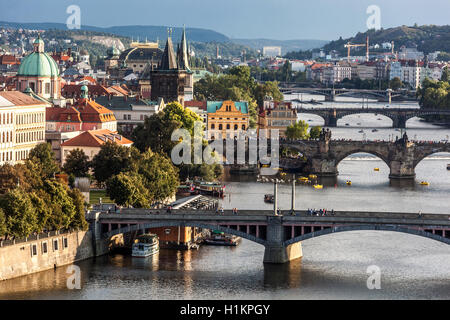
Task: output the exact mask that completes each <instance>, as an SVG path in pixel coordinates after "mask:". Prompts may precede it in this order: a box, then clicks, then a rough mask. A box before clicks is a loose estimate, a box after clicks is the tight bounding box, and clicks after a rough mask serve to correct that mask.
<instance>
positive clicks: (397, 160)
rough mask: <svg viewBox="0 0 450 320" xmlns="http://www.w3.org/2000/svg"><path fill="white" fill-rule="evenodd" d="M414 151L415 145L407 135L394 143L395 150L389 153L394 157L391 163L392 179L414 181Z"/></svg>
mask: <svg viewBox="0 0 450 320" xmlns="http://www.w3.org/2000/svg"><path fill="white" fill-rule="evenodd" d="M414 151H415V145H414V143H413V142H410V141H409V140H408V136H407V135H406V133H405V134H404V135H403V137H402V138H401V139H398V140H397V141H396V142H395V143H394V145H393V150H390V152H389V153H390V154H391V155H392V158H391V160H390V161H389V169H390V174H389V178H390V179H414V178H415V177H416V172H415V170H414V160H415V155H414Z"/></svg>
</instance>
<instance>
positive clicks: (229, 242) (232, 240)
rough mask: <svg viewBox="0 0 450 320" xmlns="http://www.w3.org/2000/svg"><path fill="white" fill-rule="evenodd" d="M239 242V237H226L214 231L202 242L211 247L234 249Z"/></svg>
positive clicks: (220, 232) (222, 233)
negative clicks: (229, 247)
mask: <svg viewBox="0 0 450 320" xmlns="http://www.w3.org/2000/svg"><path fill="white" fill-rule="evenodd" d="M240 241H241V237H237V236H234V235H226V234H225V233H224V232H222V231H218V230H214V231H213V232H212V234H211V236H210V237H207V238H205V239H204V240H203V244H207V245H213V246H232V247H235V246H237V245H238V244H239V242H240Z"/></svg>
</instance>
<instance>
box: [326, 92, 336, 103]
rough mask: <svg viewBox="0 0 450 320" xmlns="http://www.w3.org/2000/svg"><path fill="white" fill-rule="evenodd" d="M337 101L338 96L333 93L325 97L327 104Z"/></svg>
mask: <svg viewBox="0 0 450 320" xmlns="http://www.w3.org/2000/svg"><path fill="white" fill-rule="evenodd" d="M335 100H336V95H335V94H334V93H331V94H330V95H328V94H327V95H325V101H326V102H334V101H335Z"/></svg>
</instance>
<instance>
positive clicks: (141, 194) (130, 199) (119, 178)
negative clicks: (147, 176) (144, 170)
mask: <svg viewBox="0 0 450 320" xmlns="http://www.w3.org/2000/svg"><path fill="white" fill-rule="evenodd" d="M106 192H107V193H108V196H109V197H110V198H111V200H113V201H114V202H115V203H117V204H118V205H120V206H126V207H129V206H133V207H135V208H148V207H149V206H150V195H149V192H148V190H147V188H146V187H145V186H144V184H143V181H142V178H141V177H140V176H139V175H138V174H136V173H124V172H121V173H119V174H117V175H115V176H112V177H111V178H109V179H108V180H107V181H106Z"/></svg>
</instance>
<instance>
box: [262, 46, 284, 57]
mask: <svg viewBox="0 0 450 320" xmlns="http://www.w3.org/2000/svg"><path fill="white" fill-rule="evenodd" d="M263 55H264V56H265V57H281V47H263Z"/></svg>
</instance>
